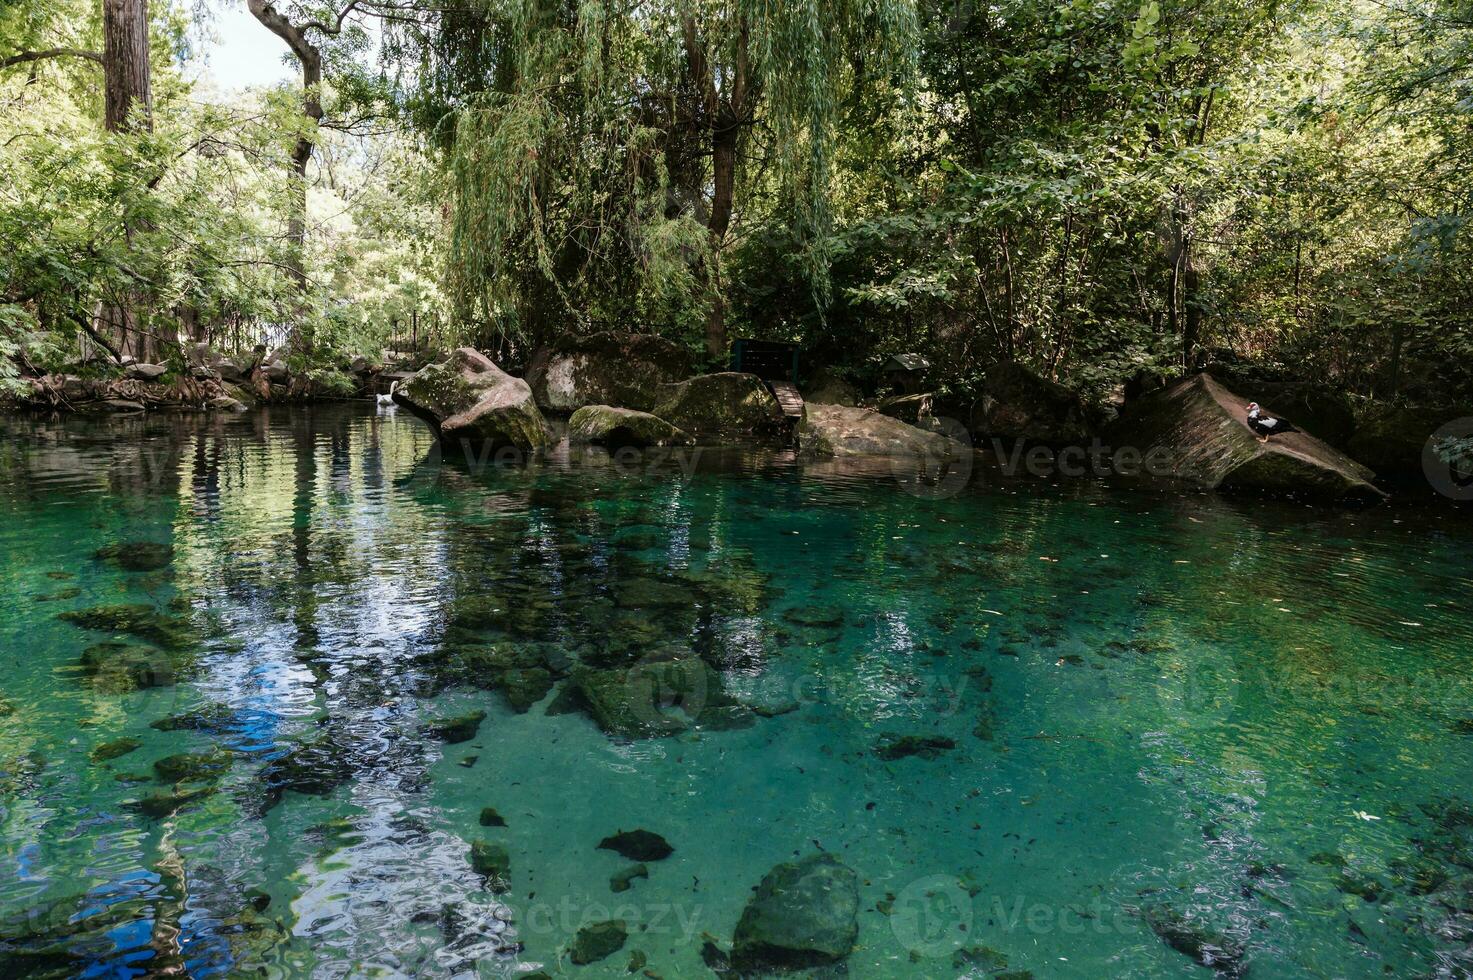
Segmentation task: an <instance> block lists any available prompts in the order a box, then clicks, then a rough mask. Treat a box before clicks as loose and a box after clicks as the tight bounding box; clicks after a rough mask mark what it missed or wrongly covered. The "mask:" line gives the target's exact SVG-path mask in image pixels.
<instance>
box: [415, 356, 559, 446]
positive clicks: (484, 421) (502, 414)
mask: <svg viewBox="0 0 1473 980" xmlns="http://www.w3.org/2000/svg"><path fill="white" fill-rule="evenodd" d="M394 401H395V402H397V403H398V404H400V405H403V406H404V407H405V408H407V409H409V411H411V412H413V413H414V414H415V415H417V416H419V417H420V418H422V419H424V420H425V421H426V422H427V423H429V425H430V427H431V428H432V429H434V430H435V434H436V435H437V436H439V438H440V439H441V440H442V441H447V442H450V443H451V444H454V445H456V446H457V447H458V448H463V449H468V450H473V451H474V450H477V449H481V448H493V449H499V448H502V447H511V448H513V449H517V450H521V451H527V452H529V451H532V450H537V449H541V448H543V447H544V446H546V445H547V442H548V432H547V422H546V420H545V419H543V417H542V412H541V411H539V410H538V408H537V403H536V402H535V401H534V400H533V398H532V389H531V388H529V387H528V386H527V382H525V381H523V380H521V379H520V378H514V377H512V376H511V375H509V374H507V373H506V372H505V371H503V370H501V368H499V367H497V366H496V364H495V363H494V362H493V361H492V360H491V359H490V358H489V357H487V356H486V355H484V354H482V353H481V352H480V351H477V350H475V349H473V348H470V347H462V348H460V349H458V350H456V351H454V352H453V353H451V355H450V356H449V357H448V358H446V359H445V360H444V361H442V362H440V363H438V364H431V365H429V366H427V367H424V368H421V369H420V370H419V371H416V372H415V373H414V374H412V375H410V376H409V377H408V378H405V379H404V380H403V381H401V382H400V383H399V386H398V388H396V389H395V390H394Z"/></svg>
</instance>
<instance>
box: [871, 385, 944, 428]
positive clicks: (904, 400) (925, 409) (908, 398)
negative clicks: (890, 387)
mask: <svg viewBox="0 0 1473 980" xmlns="http://www.w3.org/2000/svg"><path fill="white" fill-rule="evenodd" d="M935 405H936V393H935V392H934V391H928V392H925V393H923V394H918V395H897V396H895V397H893V398H883V399H881V400H880V403H879V404H878V405H876V406H875V409H876V410H877V411H879V412H880V413H881V414H883V415H888V416H890V418H892V419H899V420H900V421H902V422H909V423H910V424H911V425H920V424H921V423H922V422H923V421H925V420H928V419H931V418H934V417H935Z"/></svg>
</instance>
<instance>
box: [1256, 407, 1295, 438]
mask: <svg viewBox="0 0 1473 980" xmlns="http://www.w3.org/2000/svg"><path fill="white" fill-rule="evenodd" d="M1248 428H1250V429H1252V430H1253V434H1254V435H1256V436H1258V441H1259V442H1268V437H1269V436H1276V435H1280V434H1281V433H1284V432H1298V431H1299V430H1298V429H1296V428H1294V426H1292V425H1290V424H1289V421H1288V420H1287V419H1276V418H1274V417H1273V416H1272V415H1269V414H1268V413H1267V412H1265V411H1264V410H1263V408H1262V407H1261V406H1260V405H1259V404H1258V403H1257V402H1249V403H1248Z"/></svg>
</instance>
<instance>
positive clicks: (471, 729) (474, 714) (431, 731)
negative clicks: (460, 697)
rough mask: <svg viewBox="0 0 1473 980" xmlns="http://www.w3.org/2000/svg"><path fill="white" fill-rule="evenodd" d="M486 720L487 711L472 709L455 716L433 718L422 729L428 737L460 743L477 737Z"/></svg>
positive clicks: (449, 742) (453, 743) (450, 743)
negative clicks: (482, 723)
mask: <svg viewBox="0 0 1473 980" xmlns="http://www.w3.org/2000/svg"><path fill="white" fill-rule="evenodd" d="M485 720H486V712H484V711H471V712H469V713H467V714H463V715H457V716H455V717H453V718H432V719H430V720H429V721H428V722H426V723H425V724H424V725H423V726H422V727H421V729H420V730H421V731H422V732H423V733H424V734H425V736H426V737H428V738H434V739H439V740H440V741H441V742H444V743H446V744H447V745H458V744H459V743H461V742H469V741H470V740H471V739H473V738H475V737H476V731H477V730H478V729H479V728H480V727H481V722H483V721H485Z"/></svg>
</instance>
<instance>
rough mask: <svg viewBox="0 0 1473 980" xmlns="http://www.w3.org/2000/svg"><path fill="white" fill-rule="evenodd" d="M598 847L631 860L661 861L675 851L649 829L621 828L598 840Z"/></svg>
mask: <svg viewBox="0 0 1473 980" xmlns="http://www.w3.org/2000/svg"><path fill="white" fill-rule="evenodd" d="M598 849H599V850H601V851H613V852H614V853H616V854H618V855H619V856H620V857H625V858H628V859H629V860H631V861H663V860H665V859H666V858H667V857H669V856H670V855H672V854H674V853H675V848H673V847H671V846H670V842H669V841H667V840H666V839H665V838H663V837H661V836H660V835H659V834H657V833H655V832H654V831H650V830H621V831H619V832H618V833H617V834H613V835H611V836H609V837H605V838H604V839H603V840H601V841H599V842H598Z"/></svg>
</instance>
